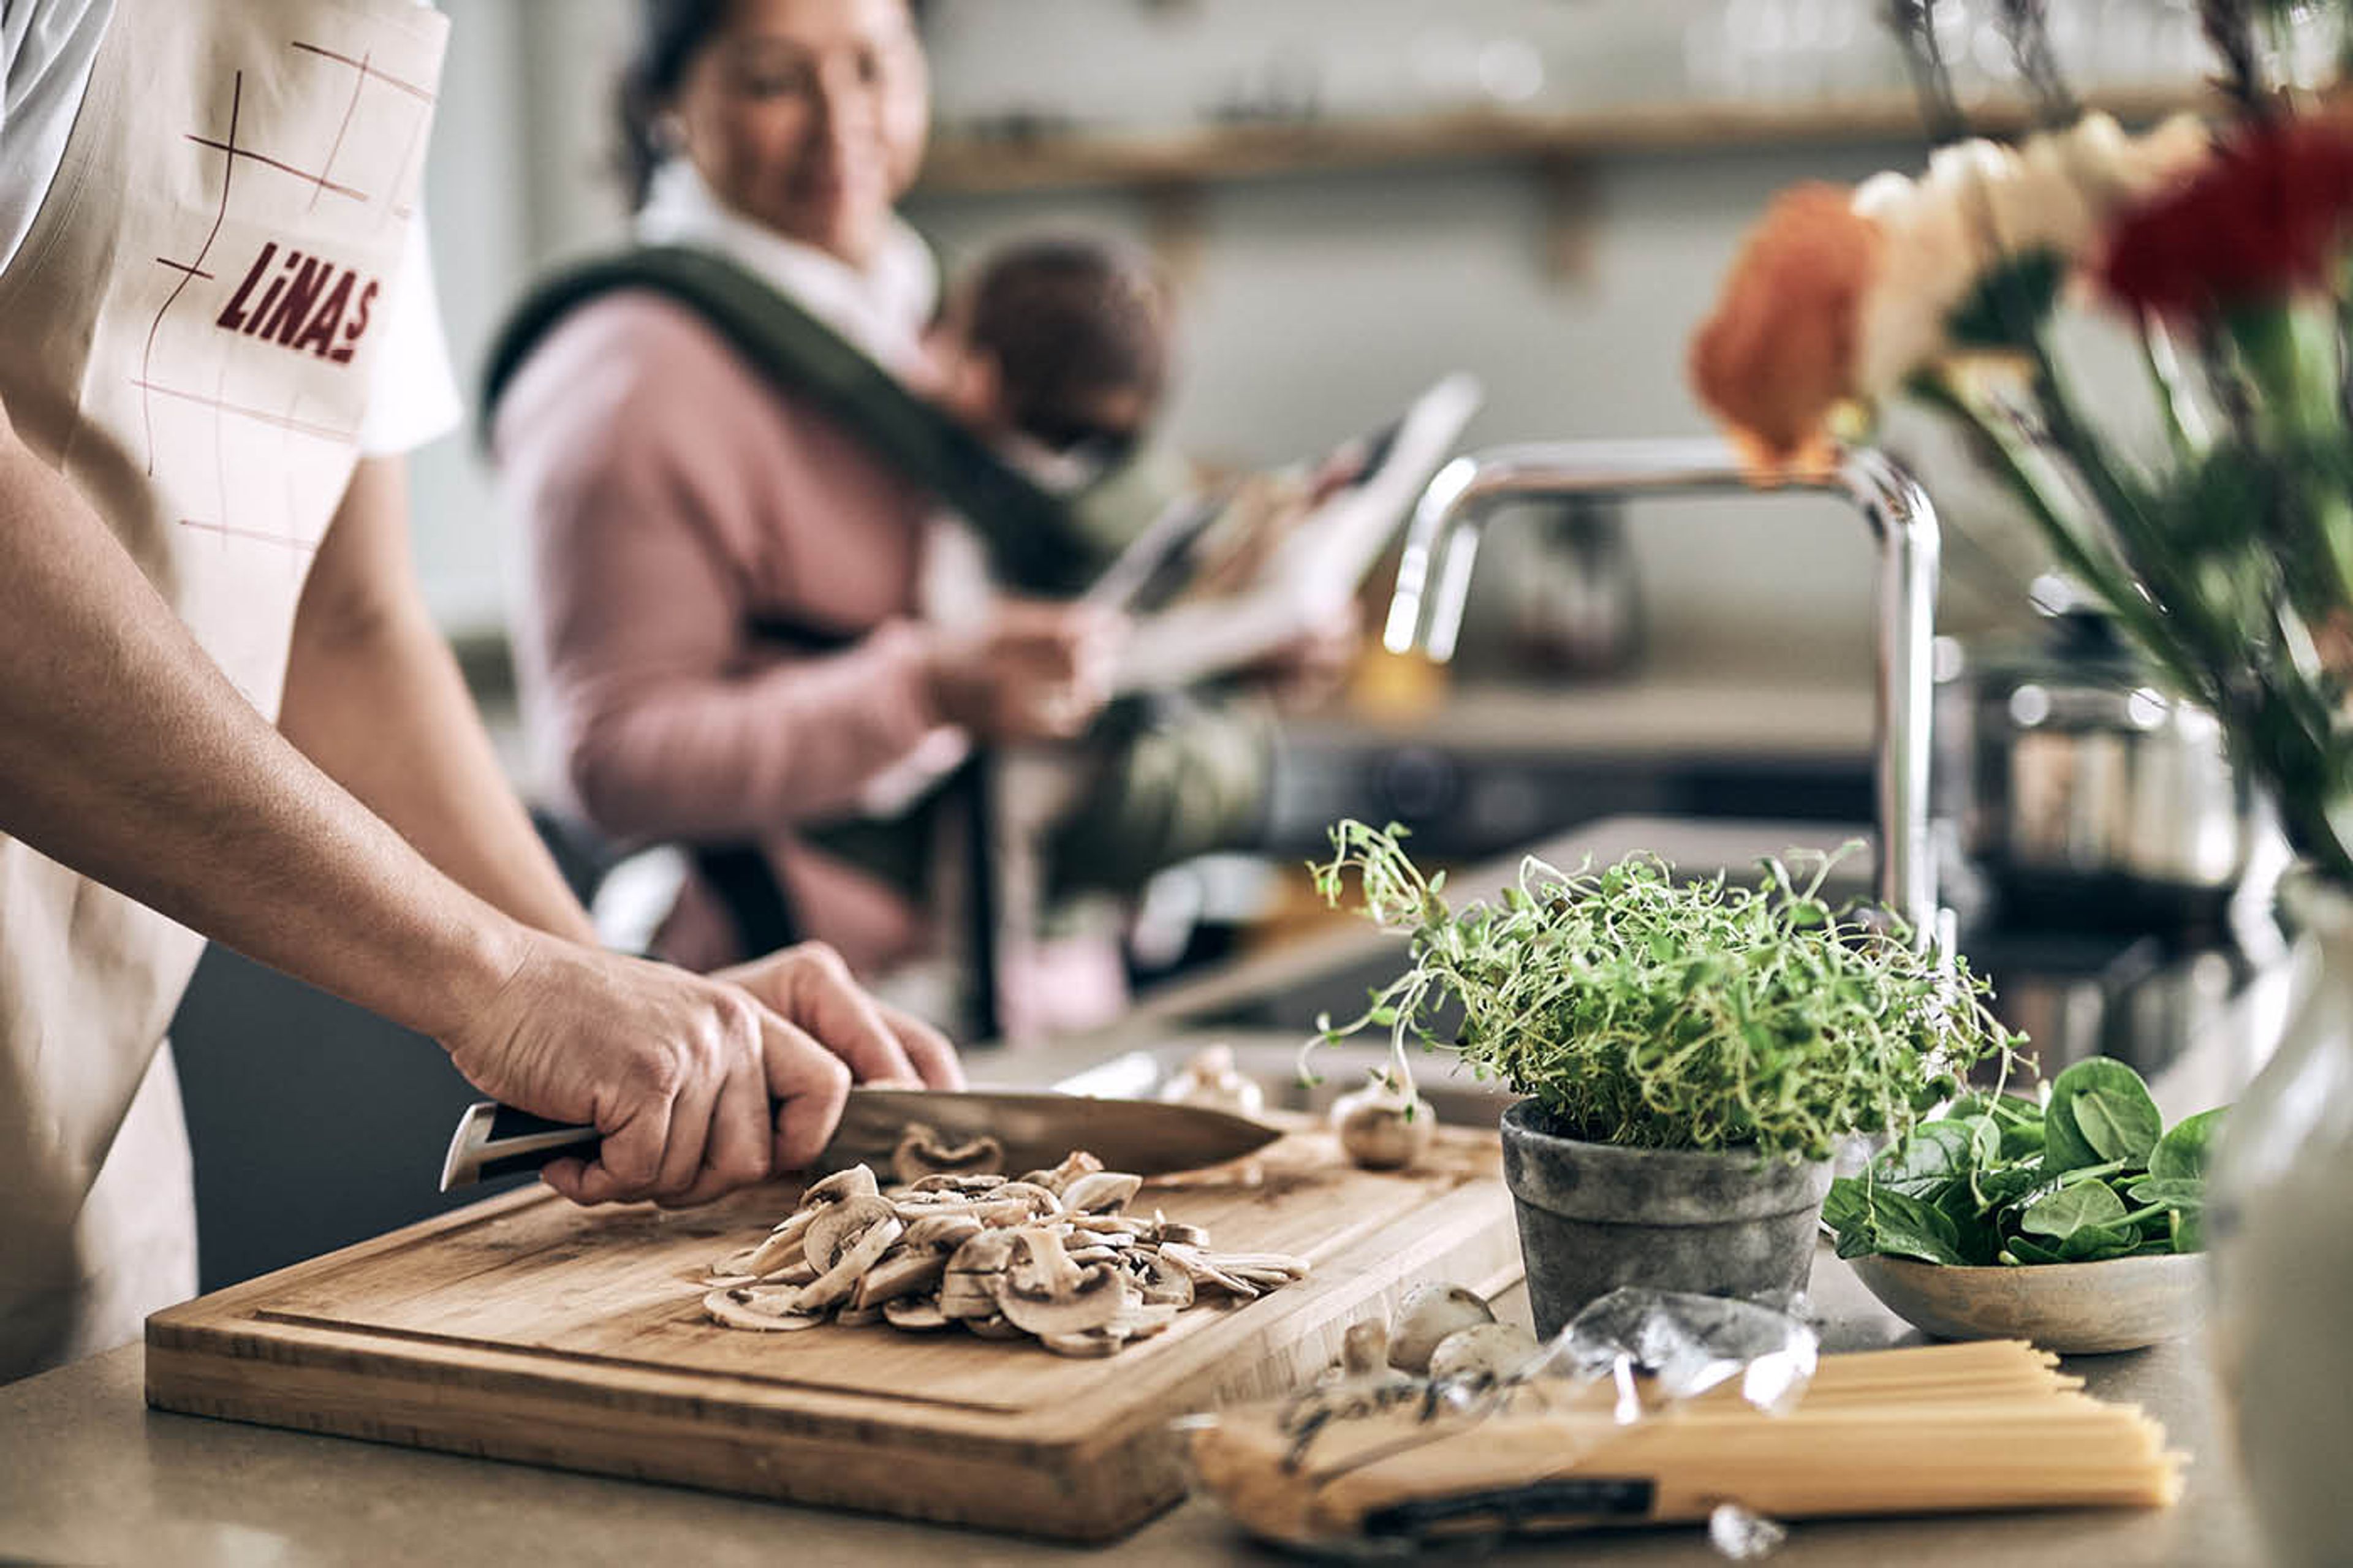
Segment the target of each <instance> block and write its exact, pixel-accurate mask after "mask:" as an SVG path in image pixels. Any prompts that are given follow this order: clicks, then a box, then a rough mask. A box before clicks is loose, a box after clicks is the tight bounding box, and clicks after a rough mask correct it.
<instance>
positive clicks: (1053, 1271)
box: [997, 1229, 1141, 1335]
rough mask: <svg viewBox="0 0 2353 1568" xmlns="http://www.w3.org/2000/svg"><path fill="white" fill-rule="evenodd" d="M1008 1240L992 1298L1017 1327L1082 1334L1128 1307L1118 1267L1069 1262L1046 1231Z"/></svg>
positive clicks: (1125, 1282) (1125, 1286)
mask: <svg viewBox="0 0 2353 1568" xmlns="http://www.w3.org/2000/svg"><path fill="white" fill-rule="evenodd" d="M1013 1239H1014V1253H1013V1261H1012V1263H1011V1264H1010V1265H1009V1266H1008V1268H1006V1270H1005V1282H1004V1284H1003V1285H1002V1286H1001V1287H999V1289H998V1290H997V1305H998V1307H999V1308H1000V1309H1001V1310H1003V1311H1004V1313H1005V1315H1006V1316H1007V1317H1008V1318H1009V1319H1011V1320H1012V1321H1013V1322H1014V1323H1015V1324H1016V1325H1018V1327H1021V1328H1024V1329H1027V1330H1029V1331H1030V1332H1031V1333H1033V1334H1039V1335H1045V1334H1074V1333H1081V1332H1083V1331H1086V1330H1088V1329H1100V1328H1102V1327H1103V1325H1104V1324H1106V1323H1108V1322H1110V1321H1112V1320H1113V1319H1114V1318H1116V1317H1118V1316H1119V1315H1120V1313H1121V1312H1122V1310H1124V1309H1125V1308H1126V1307H1127V1305H1128V1303H1129V1300H1130V1297H1129V1291H1130V1289H1132V1288H1131V1287H1130V1285H1129V1283H1128V1280H1127V1277H1126V1275H1125V1274H1124V1273H1122V1272H1121V1271H1119V1270H1118V1269H1115V1268H1107V1267H1105V1266H1103V1265H1101V1264H1097V1265H1096V1266H1095V1267H1093V1268H1085V1267H1082V1265H1080V1264H1078V1263H1076V1262H1074V1261H1072V1260H1071V1255H1070V1254H1069V1252H1067V1251H1066V1250H1065V1249H1064V1248H1063V1246H1062V1238H1061V1237H1060V1236H1058V1235H1056V1234H1055V1233H1054V1232H1052V1231H1050V1230H1045V1229H1032V1230H1018V1231H1015V1232H1014V1233H1013ZM1137 1295H1138V1296H1139V1297H1140V1296H1141V1292H1140V1291H1139V1292H1137Z"/></svg>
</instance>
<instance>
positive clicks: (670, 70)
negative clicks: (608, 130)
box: [615, 0, 927, 209]
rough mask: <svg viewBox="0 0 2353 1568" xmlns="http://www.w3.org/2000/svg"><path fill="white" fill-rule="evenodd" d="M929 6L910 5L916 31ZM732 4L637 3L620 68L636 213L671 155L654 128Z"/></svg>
mask: <svg viewBox="0 0 2353 1568" xmlns="http://www.w3.org/2000/svg"><path fill="white" fill-rule="evenodd" d="M926 8H927V0H908V5H907V10H908V13H909V15H911V16H913V18H914V19H915V24H916V26H922V25H923V13H924V11H925V9H926ZM732 10H733V5H732V4H731V3H730V0H638V47H637V48H636V49H635V50H634V51H633V52H632V53H631V54H630V56H629V63H628V65H627V66H625V67H623V68H622V70H621V81H620V89H619V91H618V92H617V94H616V95H615V97H616V108H617V110H619V117H620V132H621V142H620V148H619V154H618V159H617V161H618V163H619V165H620V174H621V180H622V183H623V184H624V186H625V187H626V188H627V189H628V194H629V205H630V207H631V208H632V209H635V208H638V207H641V206H643V205H646V192H647V191H648V189H649V187H650V186H651V185H652V184H653V178H654V171H655V170H656V169H658V168H659V167H660V166H661V162H662V159H663V158H664V157H665V156H667V155H668V153H669V149H668V148H665V147H664V146H663V145H662V142H661V138H660V136H659V135H658V134H657V133H656V132H655V130H654V127H655V125H656V124H657V123H658V122H659V121H660V119H661V116H662V111H663V110H665V109H667V108H668V107H669V106H670V100H672V99H674V98H676V97H677V96H678V89H680V88H681V86H683V85H684V84H685V81H686V72H687V68H688V67H689V66H691V65H692V64H693V63H694V57H695V56H696V55H698V54H701V53H702V46H703V45H705V44H707V43H709V42H710V41H711V39H712V35H713V34H715V33H717V32H719V31H720V30H721V29H722V28H723V27H725V26H727V18H728V15H729V13H730V12H731V11H732Z"/></svg>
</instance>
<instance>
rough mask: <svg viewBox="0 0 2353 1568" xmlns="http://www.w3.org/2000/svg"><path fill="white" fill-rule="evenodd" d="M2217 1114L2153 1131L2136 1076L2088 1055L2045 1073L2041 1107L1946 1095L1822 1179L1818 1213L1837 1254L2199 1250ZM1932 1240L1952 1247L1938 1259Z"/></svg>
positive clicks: (2154, 1120)
mask: <svg viewBox="0 0 2353 1568" xmlns="http://www.w3.org/2000/svg"><path fill="white" fill-rule="evenodd" d="M2222 1114H2223V1113H2222V1112H2221V1110H2207V1111H2201V1112H2200V1113H2199V1114H2198V1115H2196V1116H2191V1117H2187V1118H2185V1119H2183V1120H2182V1121H2180V1122H2179V1123H2177V1124H2176V1125H2175V1126H2174V1128H2173V1130H2172V1131H2162V1123H2161V1119H2160V1117H2159V1115H2158V1109H2157V1103H2156V1101H2155V1100H2151V1099H2150V1098H2149V1093H2148V1086H2147V1084H2145V1083H2143V1082H2142V1081H2141V1078H2140V1075H2139V1074H2138V1073H2137V1072H2135V1071H2133V1069H2132V1068H2129V1067H2127V1066H2126V1065H2125V1064H2124V1063H2122V1062H2119V1061H2112V1060H2110V1059H2108V1058H2105V1057H2094V1058H2091V1059H2090V1060H2088V1061H2082V1062H2077V1063H2076V1064H2075V1065H2074V1066H2073V1067H2071V1068H2068V1069H2067V1070H2066V1071H2064V1072H2063V1073H2061V1074H2060V1075H2059V1076H2058V1077H2057V1078H2056V1079H2052V1083H2051V1088H2050V1100H2049V1104H2048V1105H2047V1106H2038V1105H2037V1104H2036V1103H2035V1102H2034V1101H2032V1100H2024V1099H2021V1098H2020V1097H2018V1096H2016V1095H1979V1094H1971V1095H1964V1096H1962V1097H1961V1098H1959V1099H1957V1100H1954V1101H1953V1103H1952V1105H1951V1106H1950V1107H1949V1108H1947V1112H1946V1114H1945V1115H1944V1116H1943V1117H1942V1118H1940V1119H1938V1120H1936V1121H1926V1122H1923V1123H1921V1124H1920V1125H1919V1126H1918V1127H1915V1129H1913V1131H1911V1133H1910V1134H1909V1135H1908V1136H1906V1137H1905V1138H1902V1139H1899V1140H1898V1141H1897V1142H1895V1143H1894V1145H1893V1146H1891V1147H1890V1148H1888V1149H1887V1150H1886V1151H1884V1152H1882V1153H1881V1154H1880V1156H1879V1157H1878V1158H1877V1159H1875V1160H1873V1162H1872V1163H1871V1165H1870V1168H1869V1169H1868V1170H1866V1171H1865V1172H1864V1173H1863V1174H1862V1175H1861V1176H1860V1177H1853V1176H1842V1177H1841V1178H1840V1179H1839V1180H1837V1181H1835V1182H1832V1183H1831V1193H1830V1197H1829V1200H1828V1201H1827V1202H1825V1203H1824V1204H1823V1205H1822V1223H1823V1224H1824V1225H1825V1226H1828V1227H1829V1228H1830V1230H1831V1233H1832V1234H1833V1235H1834V1236H1835V1237H1837V1238H1838V1252H1839V1256H1840V1257H1841V1258H1859V1257H1862V1256H1864V1255H1866V1254H1871V1253H1878V1254H1881V1255H1883V1256H1886V1257H1891V1258H1922V1259H1924V1260H1926V1261H1929V1262H1936V1263H1962V1264H1973V1265H1987V1264H1995V1263H2001V1264H2017V1265H2031V1264H2043V1263H2090V1262H2097V1261H2100V1260H2102V1259H2105V1258H2126V1257H2147V1256H2150V1255H2153V1254H2160V1253H2172V1252H2195V1251H2198V1250H2199V1249H2200V1247H2201V1246H2202V1244H2203V1237H2202V1235H2201V1232H2200V1223H2201V1221H2202V1220H2203V1217H2204V1215H2205V1207H2206V1169H2207V1165H2208V1163H2209V1162H2210V1160H2211V1155H2212V1150H2213V1144H2214V1139H2215V1136H2216V1135H2217V1133H2218V1132H2219V1131H2220V1130H2221V1118H2222ZM2160 1132H2162V1135H2161V1136H2160ZM1923 1207H1925V1208H1926V1209H1927V1210H1928V1211H1929V1212H1930V1213H1933V1214H1934V1215H1936V1221H1927V1220H1925V1219H1924V1218H1923V1216H1922V1214H1921V1212H1920V1211H1921V1209H1922V1208H1923ZM1937 1222H1941V1223H1937ZM1941 1242H1949V1243H1950V1244H1951V1252H1952V1256H1950V1257H1943V1256H1937V1247H1936V1244H1937V1243H1941Z"/></svg>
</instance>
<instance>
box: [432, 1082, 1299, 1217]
mask: <svg viewBox="0 0 2353 1568" xmlns="http://www.w3.org/2000/svg"><path fill="white" fill-rule="evenodd" d="M918 1121H920V1122H924V1123H927V1124H929V1125H930V1126H932V1127H933V1128H934V1129H936V1130H937V1131H939V1132H940V1133H941V1134H942V1135H943V1136H944V1138H946V1139H947V1140H948V1141H950V1142H961V1141H963V1140H966V1139H970V1138H976V1137H990V1138H995V1139H996V1140H997V1142H1000V1143H1002V1144H1004V1145H1005V1161H1006V1166H1007V1168H1008V1170H1012V1171H1023V1170H1030V1169H1037V1168H1042V1167H1046V1166H1050V1165H1053V1164H1055V1163H1058V1162H1060V1160H1061V1158H1062V1157H1063V1156H1064V1155H1066V1154H1068V1153H1069V1152H1071V1150H1073V1149H1084V1150H1086V1151H1088V1152H1091V1153H1092V1154H1094V1155H1096V1156H1097V1157H1098V1158H1100V1159H1101V1160H1102V1161H1103V1163H1105V1164H1106V1165H1109V1166H1110V1167H1111V1168H1112V1169H1113V1170H1116V1171H1130V1172H1133V1173H1135V1174H1137V1175H1140V1176H1155V1175H1165V1174H1166V1173H1170V1172H1173V1171H1190V1170H1197V1169H1198V1168H1200V1167H1202V1166H1205V1165H1218V1164H1223V1163H1225V1162H1227V1161H1229V1160H1238V1159H1240V1158H1241V1157H1242V1156H1243V1155H1245V1154H1249V1153H1252V1152H1256V1151H1258V1150H1260V1149H1262V1148H1264V1147H1266V1145H1267V1144H1269V1143H1271V1142H1274V1140H1275V1139H1277V1138H1279V1137H1281V1136H1282V1131H1281V1129H1279V1128H1274V1127H1269V1126H1267V1125H1266V1124H1265V1123H1264V1122H1261V1121H1250V1120H1249V1119H1248V1118H1246V1117H1240V1116H1234V1115H1229V1113H1227V1112H1225V1111H1222V1110H1208V1109H1206V1108H1204V1107H1201V1106H1196V1105H1171V1104H1164V1103H1161V1102H1159V1101H1155V1100H1098V1099H1094V1098H1092V1097H1090V1096H1085V1095H1075V1094H1036V1093H1011V1092H999V1091H963V1090H947V1089H871V1088H867V1087H864V1086H860V1087H857V1088H853V1089H850V1091H849V1104H848V1105H847V1106H846V1107H845V1108H844V1109H843V1110H842V1113H841V1122H840V1125H839V1127H838V1128H837V1129H836V1130H835V1131H834V1135H833V1140H832V1142H829V1143H828V1144H827V1145H826V1148H825V1152H824V1153H823V1154H821V1155H819V1156H818V1163H817V1166H816V1168H817V1169H818V1170H837V1169H839V1168H841V1167H842V1166H845V1165H851V1164H856V1163H860V1162H861V1161H862V1162H868V1163H872V1162H875V1161H887V1160H888V1159H889V1158H890V1157H891V1155H892V1152H894V1151H895V1150H896V1149H897V1148H898V1146H899V1140H900V1139H901V1138H902V1136H903V1135H904V1133H905V1131H906V1130H907V1127H908V1125H909V1124H910V1123H911V1122H918ZM600 1136H601V1135H600V1134H599V1133H598V1132H597V1131H596V1129H595V1128H593V1127H582V1126H576V1125H570V1124H567V1123H564V1122H557V1121H547V1120H545V1119H544V1118H542V1117H537V1116H533V1115H532V1114H531V1113H530V1112H529V1111H524V1110H515V1109H514V1108H513V1107H512V1106H506V1105H500V1104H497V1103H495V1102H494V1101H491V1100H482V1101H480V1102H478V1103H476V1104H475V1105H473V1106H472V1107H470V1108H469V1109H468V1110H467V1111H466V1113H465V1115H464V1116H463V1117H462V1118H461V1119H460V1120H459V1123H458V1130H457V1131H456V1133H455V1134H454V1135H453V1136H452V1137H451V1138H450V1140H449V1152H448V1159H447V1160H446V1161H445V1162H444V1163H443V1165H442V1169H441V1190H442V1191H443V1192H445V1193H446V1192H448V1191H450V1190H452V1189H453V1188H457V1187H463V1186H470V1185H471V1184H474V1183H477V1182H484V1181H493V1180H496V1179H497V1178H499V1177H501V1176H509V1175H520V1174H522V1173H525V1172H530V1171H536V1170H539V1169H540V1168H542V1167H543V1166H544V1165H546V1164H548V1163H551V1162H553V1161H555V1160H559V1159H563V1158H565V1157H566V1156H576V1157H586V1158H593V1157H594V1155H595V1145H596V1143H597V1142H599V1141H600Z"/></svg>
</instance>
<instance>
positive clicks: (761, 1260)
mask: <svg viewBox="0 0 2353 1568" xmlns="http://www.w3.org/2000/svg"><path fill="white" fill-rule="evenodd" d="M860 1168H861V1169H862V1168H863V1167H860ZM817 1216H818V1210H817V1209H815V1208H811V1207H808V1206H807V1200H806V1199H804V1206H802V1207H800V1208H797V1209H795V1210H794V1211H793V1212H792V1213H791V1214H789V1215H786V1216H785V1218H784V1220H783V1221H782V1222H781V1223H780V1224H779V1225H778V1226H776V1229H774V1230H772V1231H770V1232H769V1233H768V1239H767V1240H765V1241H764V1242H762V1243H760V1245H759V1246H757V1247H745V1248H744V1250H743V1251H741V1252H734V1253H730V1254H728V1256H726V1257H725V1258H721V1259H720V1260H719V1261H718V1262H717V1263H716V1264H713V1265H712V1270H711V1271H712V1274H713V1275H714V1276H721V1275H723V1276H728V1277H730V1279H731V1280H732V1279H761V1278H763V1277H764V1276H766V1275H769V1274H774V1273H776V1271H777V1270H779V1269H782V1268H790V1267H791V1266H792V1265H794V1264H795V1263H797V1262H798V1261H800V1257H801V1238H802V1237H803V1236H804V1235H805V1234H806V1233H807V1230H808V1227H809V1222H810V1221H811V1220H813V1219H815V1218H816V1217H817ZM715 1282H716V1281H715V1280H714V1283H715Z"/></svg>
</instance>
